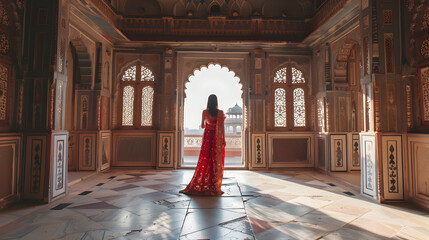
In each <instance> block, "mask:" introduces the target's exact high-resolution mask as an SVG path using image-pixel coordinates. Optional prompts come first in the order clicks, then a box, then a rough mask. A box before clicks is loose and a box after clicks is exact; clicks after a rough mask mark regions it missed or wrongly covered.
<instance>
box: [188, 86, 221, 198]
mask: <svg viewBox="0 0 429 240" xmlns="http://www.w3.org/2000/svg"><path fill="white" fill-rule="evenodd" d="M225 118H226V117H225V115H224V113H223V111H222V110H219V109H218V105H217V97H216V95H214V94H212V95H210V96H209V99H208V101H207V109H205V110H204V111H203V117H202V120H201V127H203V128H204V134H203V143H202V144H201V151H200V157H199V159H198V164H197V168H196V169H195V173H194V176H193V177H192V180H191V182H190V183H189V184H188V186H187V187H186V188H185V189H184V190H181V191H180V192H181V193H186V194H196V195H221V194H222V193H223V192H222V191H221V186H222V177H223V164H224V160H225V130H224V120H225Z"/></svg>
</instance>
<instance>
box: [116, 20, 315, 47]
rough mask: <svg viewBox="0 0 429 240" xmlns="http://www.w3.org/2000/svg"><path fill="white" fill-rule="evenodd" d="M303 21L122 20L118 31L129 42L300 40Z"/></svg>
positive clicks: (304, 33)
mask: <svg viewBox="0 0 429 240" xmlns="http://www.w3.org/2000/svg"><path fill="white" fill-rule="evenodd" d="M310 26H311V25H310V23H309V22H306V21H305V20H278V19H275V20H272V19H261V18H255V19H246V20H244V19H240V20H238V19H227V18H226V17H209V18H208V19H181V18H171V17H164V18H124V19H123V20H122V21H121V25H120V26H119V29H120V30H121V31H122V32H123V33H124V34H125V35H126V36H128V37H129V38H130V39H132V40H191V39H198V40H202V39H203V40H225V39H228V40H264V41H294V42H297V41H302V40H303V39H304V37H305V36H307V35H308V34H309V30H310Z"/></svg>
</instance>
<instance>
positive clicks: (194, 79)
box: [185, 64, 243, 129]
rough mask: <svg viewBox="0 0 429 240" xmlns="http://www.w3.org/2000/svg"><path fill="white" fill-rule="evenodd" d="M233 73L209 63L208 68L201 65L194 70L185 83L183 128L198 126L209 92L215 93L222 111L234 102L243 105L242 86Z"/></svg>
mask: <svg viewBox="0 0 429 240" xmlns="http://www.w3.org/2000/svg"><path fill="white" fill-rule="evenodd" d="M234 75H235V73H234V72H232V71H229V69H228V68H226V67H223V68H221V66H220V65H218V64H216V65H213V64H210V65H209V66H208V68H206V67H202V68H201V71H200V70H197V71H195V72H194V75H193V76H191V77H190V78H189V82H188V83H187V84H186V88H187V89H186V98H185V128H189V129H198V128H199V126H200V124H201V113H202V111H203V110H204V109H205V108H206V107H207V99H208V97H209V95H210V94H216V96H217V100H218V104H219V109H221V110H223V111H224V112H226V111H227V110H228V108H230V107H233V106H235V104H236V103H237V104H238V105H239V106H240V107H243V100H242V98H241V94H242V92H243V91H242V90H241V87H242V86H241V84H240V83H239V78H238V77H234Z"/></svg>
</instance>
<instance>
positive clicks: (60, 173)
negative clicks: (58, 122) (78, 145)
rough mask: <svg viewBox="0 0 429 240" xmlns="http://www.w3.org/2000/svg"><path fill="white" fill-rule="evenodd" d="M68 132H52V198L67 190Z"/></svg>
mask: <svg viewBox="0 0 429 240" xmlns="http://www.w3.org/2000/svg"><path fill="white" fill-rule="evenodd" d="M67 141H68V133H54V134H53V136H52V159H53V161H52V163H51V164H52V168H51V176H52V184H51V186H52V198H55V197H57V196H59V195H61V194H64V193H66V191H67V150H68V147H67V146H68V142H67Z"/></svg>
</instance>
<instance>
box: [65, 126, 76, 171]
mask: <svg viewBox="0 0 429 240" xmlns="http://www.w3.org/2000/svg"><path fill="white" fill-rule="evenodd" d="M68 143H69V147H68V150H67V156H68V157H67V162H68V163H67V168H68V170H69V171H76V170H77V164H78V156H77V155H78V151H77V148H78V134H76V133H74V132H69V140H68Z"/></svg>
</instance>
